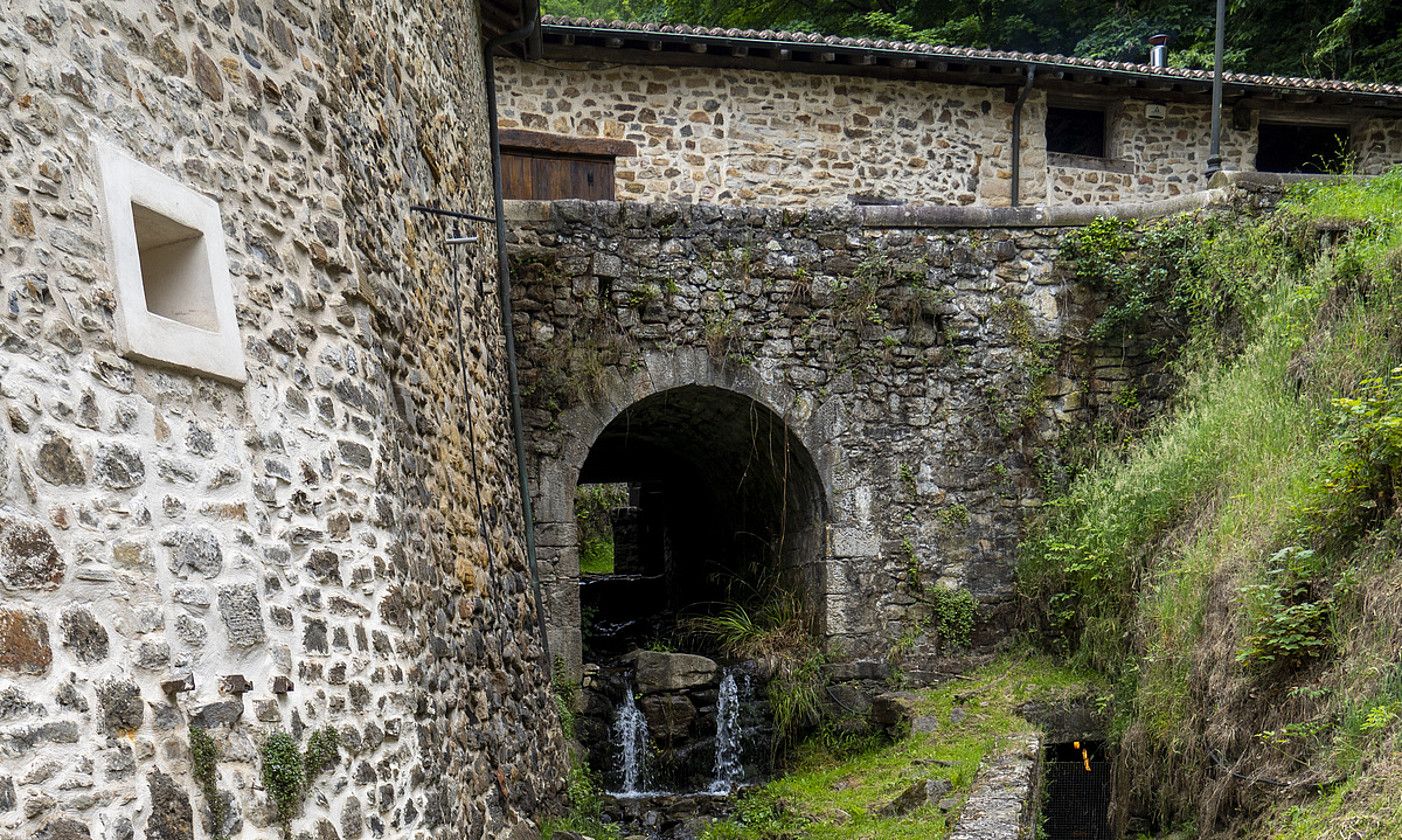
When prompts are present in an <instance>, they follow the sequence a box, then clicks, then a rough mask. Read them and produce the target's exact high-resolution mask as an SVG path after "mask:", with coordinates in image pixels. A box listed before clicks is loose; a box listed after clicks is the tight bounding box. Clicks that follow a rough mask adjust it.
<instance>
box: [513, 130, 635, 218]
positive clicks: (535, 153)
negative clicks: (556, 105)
mask: <svg viewBox="0 0 1402 840" xmlns="http://www.w3.org/2000/svg"><path fill="white" fill-rule="evenodd" d="M500 137H501V185H502V196H503V197H504V198H507V199H534V200H537V201H557V200H560V199H566V198H580V199H585V200H587V201H612V200H613V198H614V181H615V174H614V170H615V164H616V161H617V159H618V158H620V157H632V156H634V155H636V154H637V148H636V147H635V146H634V145H633V144H632V143H630V142H628V141H626V140H612V139H609V138H605V137H566V136H562V135H558V134H548V133H545V132H540V131H525V130H521V129H502V130H501V133H500Z"/></svg>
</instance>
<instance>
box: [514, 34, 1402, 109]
mask: <svg viewBox="0 0 1402 840" xmlns="http://www.w3.org/2000/svg"><path fill="white" fill-rule="evenodd" d="M541 22H542V24H543V25H544V27H545V30H546V34H547V35H548V34H551V30H554V31H555V32H557V33H563V32H564V31H566V30H569V29H588V30H591V31H593V32H595V33H597V34H607V33H608V32H617V33H619V34H625V33H639V32H640V33H648V34H656V35H665V36H682V37H689V38H702V39H709V38H714V39H738V40H747V41H761V42H768V43H770V44H773V45H774V46H776V47H779V46H783V45H786V44H792V45H804V44H822V45H826V46H832V47H839V48H844V49H857V50H875V51H881V52H894V53H907V54H912V55H921V56H939V57H948V58H962V59H974V60H984V61H995V62H1013V63H1035V64H1040V65H1047V66H1053V67H1064V68H1078V67H1080V68H1086V69H1090V70H1102V71H1109V72H1114V73H1128V74H1134V75H1138V76H1146V77H1147V76H1157V77H1163V78H1169V79H1183V80H1189V81H1211V80H1212V73H1211V71H1208V70H1187V69H1183V68H1178V67H1154V66H1151V65H1148V64H1136V63H1133V62H1124V61H1106V60H1104V59H1091V58H1079V57H1077V56H1069V55H1053V54H1049V53H1025V52H1008V51H1005V50H984V49H977V48H974V47H950V46H936V45H932V44H920V43H912V42H908V41H888V40H884V39H877V40H873V39H870V38H844V37H840V36H836V35H819V34H815V33H811V32H776V31H774V30H770V29H765V30H754V29H722V28H719V27H716V28H710V27H703V26H687V25H685V24H661V23H641V22H638V21H627V22H624V21H607V20H588V19H586V18H564V17H555V16H552V15H546V16H545V17H543V18H542V19H541ZM1223 80H1224V81H1225V82H1226V83H1227V84H1231V85H1245V86H1250V87H1264V88H1274V89H1278V90H1302V91H1326V92H1331V93H1361V94H1373V95H1383V96H1399V97H1402V85H1389V84H1376V83H1368V82H1346V81H1339V80H1334V79H1306V78H1299V77H1294V76H1259V75H1253V74H1250V73H1226V74H1224V75H1223Z"/></svg>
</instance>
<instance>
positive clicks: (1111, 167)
mask: <svg viewBox="0 0 1402 840" xmlns="http://www.w3.org/2000/svg"><path fill="white" fill-rule="evenodd" d="M1047 165H1048V166H1052V167H1061V168H1063V169H1094V170H1096V171H1097V172H1116V173H1119V174H1121V175H1133V174H1134V161H1132V160H1117V159H1115V158H1101V157H1089V156H1087V155H1069V154H1066V153H1065V152H1048V153H1047Z"/></svg>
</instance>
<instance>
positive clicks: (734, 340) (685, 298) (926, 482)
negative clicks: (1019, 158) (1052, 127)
mask: <svg viewBox="0 0 1402 840" xmlns="http://www.w3.org/2000/svg"><path fill="white" fill-rule="evenodd" d="M1232 190H1236V188H1232ZM1225 196H1226V193H1225V192H1224V191H1220V190H1219V191H1217V192H1216V193H1208V194H1200V195H1198V196H1195V197H1192V198H1190V199H1187V200H1185V201H1179V202H1174V203H1156V204H1154V205H1141V206H1137V207H1129V208H1120V209H1119V211H1118V212H1120V213H1121V214H1133V215H1154V214H1162V213H1166V212H1171V211H1176V210H1182V209H1190V208H1191V207H1194V206H1202V205H1205V204H1208V203H1211V202H1212V201H1220V200H1223V199H1224V197H1225ZM509 212H510V214H511V215H512V226H513V239H514V242H513V244H512V255H513V271H514V281H515V284H516V285H515V289H516V292H515V298H514V305H515V307H516V318H517V340H518V343H519V345H520V348H521V375H522V383H523V393H524V398H525V401H526V406H527V411H526V423H527V439H528V443H529V449H530V470H531V472H532V473H533V475H532V478H533V487H535V488H536V490H535V493H536V498H535V513H536V521H537V528H538V543H539V556H540V563H541V573H542V577H543V583H544V586H545V592H546V602H547V614H548V616H549V624H550V627H551V639H550V643H551V650H552V652H553V653H554V654H555V655H556V656H558V657H562V658H563V659H564V660H565V661H566V663H567V665H568V667H569V669H570V671H571V672H575V673H577V672H578V668H579V666H580V662H581V658H580V657H581V629H580V628H581V620H582V618H583V617H582V616H581V614H580V597H579V546H578V544H577V543H578V536H577V534H576V526H575V516H574V498H575V488H576V485H577V484H579V483H581V482H602V481H625V480H626V481H636V480H647V481H653V482H658V483H659V486H661V487H663V488H664V492H665V493H666V494H668V498H669V499H670V507H669V510H670V513H669V514H668V515H667V521H668V527H669V528H670V531H669V535H670V537H669V538H670V543H669V544H668V551H670V552H672V553H674V554H676V555H678V558H679V559H678V561H677V562H676V563H675V564H674V565H673V566H671V567H669V571H668V576H669V579H670V580H671V581H672V585H671V586H670V587H669V595H668V598H669V599H670V602H671V603H675V604H678V605H680V604H686V603H689V602H690V600H694V599H697V598H701V597H703V596H704V597H712V596H716V597H719V595H720V594H722V593H720V592H719V591H718V589H717V586H716V578H717V577H720V578H723V579H725V580H723V581H722V583H725V582H726V581H729V582H730V583H734V581H735V580H736V579H738V578H740V577H743V576H744V575H746V574H751V575H753V574H754V567H755V565H756V564H757V563H758V564H759V565H762V562H761V561H756V560H754V559H753V557H751V554H752V553H747V550H746V548H745V545H743V544H742V543H743V542H744V540H741V539H738V538H736V537H734V535H736V534H745V535H749V536H753V537H756V538H757V539H756V540H751V541H750V542H756V543H762V544H763V546H764V547H765V551H763V552H760V553H761V554H763V555H764V556H767V557H770V558H774V559H775V560H777V565H778V566H779V567H780V568H781V569H783V570H784V571H785V572H786V573H787V574H788V575H789V578H787V579H789V580H791V581H794V582H795V583H796V585H797V587H798V588H799V589H800V590H801V594H802V596H803V601H804V603H805V604H806V606H807V608H808V609H809V610H811V613H812V615H813V618H814V623H815V626H816V628H817V630H818V631H819V632H820V634H821V635H822V636H823V637H824V638H825V640H826V642H827V645H828V649H829V652H830V654H831V655H832V656H833V657H834V658H835V659H838V660H843V661H847V662H849V663H856V662H861V661H869V662H871V661H874V662H880V663H886V662H894V663H896V664H899V665H900V666H901V667H904V668H905V669H907V670H908V671H911V672H916V673H918V672H919V671H920V670H921V669H922V668H932V667H933V668H938V667H939V665H938V662H939V659H940V657H941V656H942V655H944V654H946V653H947V652H948V651H945V650H942V649H941V645H940V644H939V639H938V638H937V637H936V634H934V633H932V632H930V630H929V607H928V605H926V604H923V603H921V601H920V600H918V599H917V598H916V597H915V595H916V593H917V591H920V590H923V589H924V588H926V587H929V586H936V587H944V588H946V589H950V590H958V589H963V590H967V591H968V592H969V593H971V594H972V595H973V596H974V598H975V599H976V601H977V604H978V609H977V618H978V620H977V623H976V626H975V632H974V642H975V644H976V646H985V647H986V646H989V645H991V644H993V643H994V642H996V640H997V639H998V638H1000V636H1001V635H1002V633H1003V631H1005V630H1006V629H1008V628H1009V627H1010V626H1011V625H1012V623H1013V621H1014V612H1015V607H1016V604H1015V598H1014V596H1015V593H1014V585H1013V584H1014V569H1015V563H1016V557H1015V548H1016V545H1017V542H1018V539H1019V537H1020V535H1021V533H1022V530H1023V527H1024V523H1025V521H1026V518H1027V516H1028V514H1029V512H1031V511H1033V510H1035V509H1036V508H1037V507H1038V505H1039V504H1040V502H1041V499H1042V497H1043V487H1044V485H1045V484H1046V479H1047V477H1048V476H1049V475H1050V474H1052V473H1053V472H1054V471H1055V469H1056V468H1057V463H1056V458H1055V449H1056V447H1055V443H1056V441H1057V440H1058V439H1059V437H1060V436H1061V435H1062V433H1063V432H1064V431H1065V430H1066V429H1068V428H1069V427H1071V426H1073V425H1076V424H1080V423H1084V422H1087V421H1088V420H1089V419H1091V418H1092V417H1094V416H1095V415H1096V413H1097V412H1099V411H1101V410H1104V409H1106V408H1107V407H1108V406H1109V405H1110V404H1111V402H1112V401H1113V398H1114V397H1116V396H1117V395H1119V394H1120V393H1121V392H1122V391H1123V390H1124V389H1125V388H1127V387H1136V388H1142V387H1146V386H1147V387H1152V385H1153V383H1152V381H1149V382H1147V383H1146V381H1144V378H1145V377H1149V378H1150V380H1152V377H1153V375H1154V369H1153V367H1152V365H1149V364H1148V363H1135V362H1133V360H1134V359H1135V358H1137V357H1138V354H1137V353H1136V352H1135V348H1123V347H1116V348H1088V347H1086V346H1085V345H1084V343H1083V342H1079V341H1077V340H1075V337H1076V336H1079V335H1080V334H1081V333H1082V332H1083V329H1082V327H1083V326H1084V324H1085V323H1086V322H1087V319H1089V318H1091V317H1093V316H1094V314H1095V301H1094V300H1093V299H1091V296H1090V295H1089V294H1088V293H1087V292H1086V290H1084V289H1082V288H1078V287H1077V286H1076V285H1075V284H1074V283H1073V282H1072V281H1071V279H1070V278H1069V277H1068V275H1067V273H1066V272H1065V271H1063V270H1059V269H1058V267H1057V264H1056V255H1057V251H1058V248H1059V246H1060V243H1061V241H1062V239H1063V237H1064V236H1065V235H1066V232H1067V231H1068V230H1070V229H1072V227H1073V226H1074V225H1077V224H1083V223H1084V222H1085V221H1086V220H1088V219H1089V218H1091V214H1090V213H1087V212H1085V211H1081V210H1078V209H1072V210H1070V211H1061V212H1060V213H1058V214H1057V215H1056V216H1049V215H1047V211H1042V210H1011V211H1009V210H1004V211H998V212H992V213H991V212H990V211H988V210H970V211H962V212H961V210H960V208H927V209H925V210H918V211H908V210H904V209H901V208H890V207H883V208H856V209H852V210H839V211H811V212H803V213H795V212H793V211H780V210H750V209H740V208H721V207H717V206H708V205H667V204H654V205H643V204H615V203H608V202H599V203H586V202H556V203H527V202H521V203H518V204H516V205H515V206H513V207H512V208H510V210H509ZM736 558H749V559H747V560H746V561H745V562H747V563H749V565H744V564H741V563H737V562H734V561H736ZM718 560H719V565H718V566H717V561H718ZM727 562H730V565H729V566H727V565H726V563H727ZM771 562H773V561H771ZM710 567H715V568H714V569H713V570H712V571H711V572H710V573H707V572H706V571H705V569H706V568H710ZM715 569H719V571H715ZM746 570H749V571H746ZM708 574H709V577H708ZM760 574H761V575H762V574H764V572H763V570H762V569H761V570H760ZM730 591H731V592H732V593H733V589H731V590H730ZM689 599H690V600H689ZM880 667H883V666H878V668H877V671H878V672H879V670H880ZM859 670H860V669H859ZM867 670H871V669H870V668H868V669H867Z"/></svg>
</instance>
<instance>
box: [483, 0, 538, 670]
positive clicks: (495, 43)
mask: <svg viewBox="0 0 1402 840" xmlns="http://www.w3.org/2000/svg"><path fill="white" fill-rule="evenodd" d="M539 23H540V10H539V8H537V9H536V10H535V12H534V13H533V14H531V15H530V19H529V20H527V21H526V25H525V26H522V27H521V28H520V29H516V30H514V31H511V32H507V33H505V34H502V35H499V36H497V37H496V38H492V39H490V40H488V41H487V43H486V45H485V46H484V47H483V50H482V52H483V56H482V75H483V76H484V77H485V81H486V85H487V133H488V136H489V139H490V143H491V148H492V202H493V210H494V213H493V215H495V216H496V228H497V294H498V295H499V296H500V298H501V332H502V337H503V338H504V339H505V341H506V384H507V390H508V391H509V392H510V395H511V432H512V434H513V435H514V437H515V438H516V481H517V484H518V486H519V489H520V492H521V514H522V516H523V517H524V518H525V526H526V564H527V566H528V567H529V569H530V572H531V594H532V595H533V596H534V597H535V604H536V619H537V621H538V623H539V625H540V648H541V652H542V654H543V655H544V656H545V674H546V676H547V677H548V678H552V679H553V678H554V675H555V674H554V672H555V664H554V662H553V661H552V660H551V658H550V636H549V634H548V633H547V632H546V628H545V599H544V598H543V597H542V596H541V593H540V570H539V568H538V567H537V565H536V545H535V511H534V510H533V509H532V505H531V486H530V481H529V480H528V479H527V478H526V432H525V424H524V423H523V421H522V419H521V387H520V383H519V381H518V379H517V373H516V328H515V325H514V324H513V323H512V315H511V267H510V264H509V263H508V261H507V253H506V208H505V202H504V200H503V198H502V183H501V137H500V135H499V134H498V132H497V79H496V60H495V58H494V56H493V54H494V53H495V52H496V50H497V48H498V47H503V46H506V45H507V44H516V43H520V42H522V41H524V40H526V39H527V38H529V37H531V34H532V33H533V32H535V29H536V26H538V25H539Z"/></svg>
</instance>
